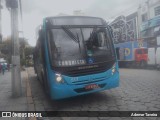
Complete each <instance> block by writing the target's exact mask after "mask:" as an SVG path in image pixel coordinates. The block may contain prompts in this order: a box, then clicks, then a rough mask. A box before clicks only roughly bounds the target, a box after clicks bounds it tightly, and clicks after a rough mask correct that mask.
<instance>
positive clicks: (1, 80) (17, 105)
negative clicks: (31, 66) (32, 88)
mask: <svg viewBox="0 0 160 120" xmlns="http://www.w3.org/2000/svg"><path fill="white" fill-rule="evenodd" d="M21 83H22V96H21V97H18V98H13V97H12V91H11V89H12V88H11V72H8V71H6V72H5V74H4V75H2V73H1V74H0V111H27V110H28V102H27V88H26V85H27V84H26V83H27V72H26V71H23V72H21ZM0 119H1V120H4V119H5V120H6V119H7V120H10V119H11V120H17V119H18V120H26V118H0Z"/></svg>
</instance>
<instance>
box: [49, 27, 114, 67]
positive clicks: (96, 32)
mask: <svg viewBox="0 0 160 120" xmlns="http://www.w3.org/2000/svg"><path fill="white" fill-rule="evenodd" d="M48 39H49V43H50V44H49V46H50V51H51V52H50V53H51V58H52V61H53V65H54V66H57V67H60V66H78V65H84V64H91V63H98V62H105V61H108V60H109V59H111V57H112V56H114V52H113V46H112V44H111V42H112V41H111V39H110V37H109V35H108V33H107V31H106V28H102V27H92V28H89V27H88V28H75V27H74V28H72V27H64V26H62V27H59V28H54V29H50V30H48Z"/></svg>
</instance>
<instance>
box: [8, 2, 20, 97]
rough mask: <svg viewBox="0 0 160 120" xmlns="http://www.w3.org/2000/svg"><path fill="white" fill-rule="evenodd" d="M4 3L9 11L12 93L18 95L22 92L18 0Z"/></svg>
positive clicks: (14, 95)
mask: <svg viewBox="0 0 160 120" xmlns="http://www.w3.org/2000/svg"><path fill="white" fill-rule="evenodd" d="M6 5H7V7H8V8H10V11H11V40H12V67H13V68H12V95H13V97H19V96H21V93H22V88H21V71H20V55H19V37H18V34H19V33H18V1H17V0H6Z"/></svg>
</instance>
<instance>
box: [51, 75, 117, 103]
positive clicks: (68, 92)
mask: <svg viewBox="0 0 160 120" xmlns="http://www.w3.org/2000/svg"><path fill="white" fill-rule="evenodd" d="M90 84H96V85H99V86H101V87H99V88H96V89H92V90H85V86H87V85H90ZM90 84H82V85H68V84H64V85H63V84H61V85H54V86H53V87H52V88H51V92H50V93H51V99H54V100H59V99H63V98H69V97H73V96H78V95H84V94H89V93H93V92H98V91H103V90H107V89H111V88H115V87H118V86H119V73H115V74H114V75H113V76H112V77H110V78H108V79H106V80H103V81H100V82H94V83H90Z"/></svg>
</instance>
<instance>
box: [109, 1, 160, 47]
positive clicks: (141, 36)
mask: <svg viewBox="0 0 160 120" xmlns="http://www.w3.org/2000/svg"><path fill="white" fill-rule="evenodd" d="M110 25H111V26H112V28H113V34H114V42H115V44H118V43H123V42H128V41H138V40H145V41H147V43H148V45H149V47H153V46H157V45H158V46H159V45H160V0H146V1H145V2H144V3H142V4H140V5H139V7H138V8H137V11H135V12H134V13H132V14H130V15H127V16H122V15H121V16H119V17H117V18H116V19H115V20H114V21H113V22H111V23H110Z"/></svg>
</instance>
